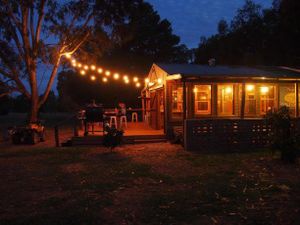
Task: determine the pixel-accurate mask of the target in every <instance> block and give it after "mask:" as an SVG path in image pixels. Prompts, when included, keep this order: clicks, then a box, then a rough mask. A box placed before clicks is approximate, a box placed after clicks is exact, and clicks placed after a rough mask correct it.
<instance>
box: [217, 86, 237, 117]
mask: <svg viewBox="0 0 300 225" xmlns="http://www.w3.org/2000/svg"><path fill="white" fill-rule="evenodd" d="M233 93H234V89H233V85H232V84H222V85H218V114H219V115H221V116H232V115H233V112H234V111H233Z"/></svg>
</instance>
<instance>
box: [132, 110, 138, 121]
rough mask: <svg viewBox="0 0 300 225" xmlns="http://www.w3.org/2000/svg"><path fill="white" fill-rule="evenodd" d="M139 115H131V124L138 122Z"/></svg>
mask: <svg viewBox="0 0 300 225" xmlns="http://www.w3.org/2000/svg"><path fill="white" fill-rule="evenodd" d="M138 121H139V120H138V114H137V113H136V112H134V113H132V114H131V122H138Z"/></svg>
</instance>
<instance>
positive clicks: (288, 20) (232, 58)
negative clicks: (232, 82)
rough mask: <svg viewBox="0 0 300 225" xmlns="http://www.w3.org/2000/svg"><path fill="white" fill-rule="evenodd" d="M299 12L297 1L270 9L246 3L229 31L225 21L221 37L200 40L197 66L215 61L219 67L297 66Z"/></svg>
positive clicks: (299, 58) (285, 0)
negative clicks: (213, 59) (239, 65)
mask: <svg viewBox="0 0 300 225" xmlns="http://www.w3.org/2000/svg"><path fill="white" fill-rule="evenodd" d="M299 12H300V2H299V1H297V0H281V1H279V0H274V3H273V6H272V7H271V8H270V9H262V8H261V6H260V5H258V4H255V3H254V2H253V1H250V0H246V2H245V5H244V6H243V7H242V8H241V9H239V10H238V11H237V13H236V15H235V17H234V18H233V20H232V21H231V23H230V27H229V26H227V25H226V24H227V22H226V21H224V20H222V21H220V23H219V25H218V31H219V32H218V34H216V35H214V36H212V37H210V38H208V39H204V38H202V39H201V41H200V44H199V47H198V49H197V52H196V62H197V63H207V61H208V59H209V58H216V59H217V63H220V64H229V65H230V64H231V65H232V64H241V65H257V64H264V65H291V66H298V65H299V63H300V44H299V41H298V40H299V38H300V20H299V16H300V14H299ZM228 27H229V28H228Z"/></svg>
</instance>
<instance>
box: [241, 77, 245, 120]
mask: <svg viewBox="0 0 300 225" xmlns="http://www.w3.org/2000/svg"><path fill="white" fill-rule="evenodd" d="M245 101H246V85H245V82H243V83H242V102H241V119H244V117H245Z"/></svg>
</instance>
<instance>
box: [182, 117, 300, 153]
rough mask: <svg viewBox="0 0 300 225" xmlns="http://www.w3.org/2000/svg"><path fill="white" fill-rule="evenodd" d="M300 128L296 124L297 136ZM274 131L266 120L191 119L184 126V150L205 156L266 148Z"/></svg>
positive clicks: (295, 121) (294, 123)
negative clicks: (205, 154)
mask: <svg viewBox="0 0 300 225" xmlns="http://www.w3.org/2000/svg"><path fill="white" fill-rule="evenodd" d="M299 128H300V120H293V121H292V132H293V133H294V135H296V134H298V133H299ZM271 129H272V128H271V126H270V125H268V124H267V123H266V121H265V120H264V119H245V120H242V119H204V120H202V119H190V120H186V121H185V124H184V146H185V149H186V150H190V151H205V152H213V151H219V152H220V151H221V152H228V151H234V150H251V149H257V148H265V147H267V146H268V144H269V138H268V134H269V132H270V131H271Z"/></svg>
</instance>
